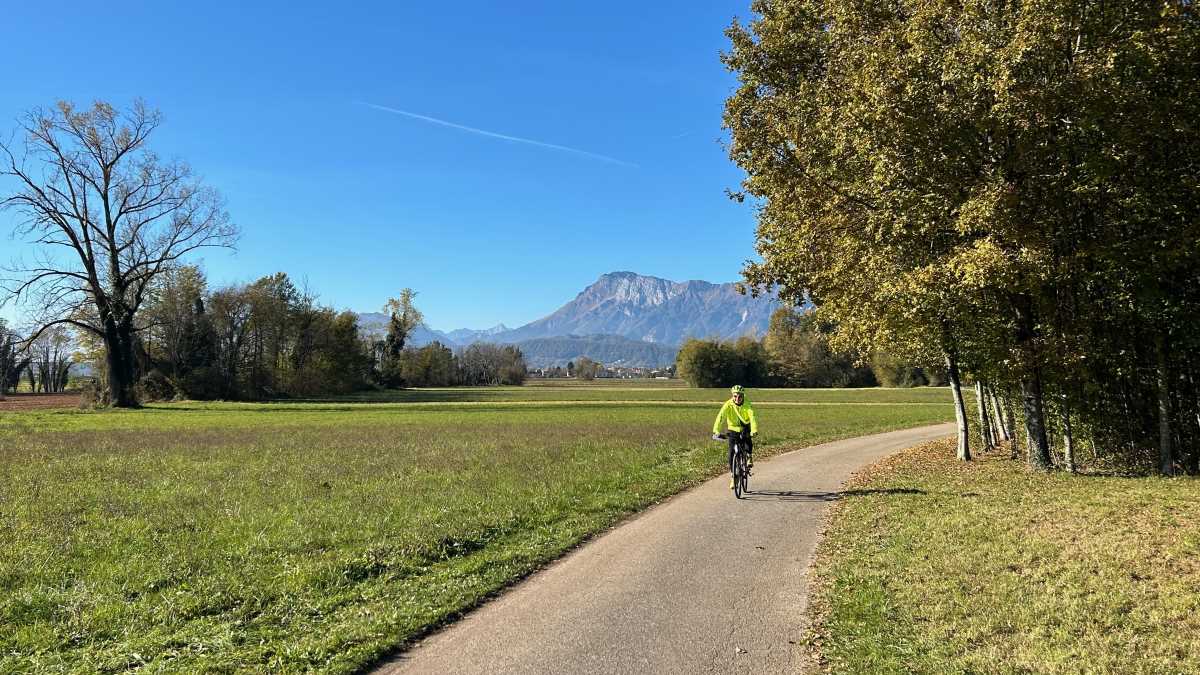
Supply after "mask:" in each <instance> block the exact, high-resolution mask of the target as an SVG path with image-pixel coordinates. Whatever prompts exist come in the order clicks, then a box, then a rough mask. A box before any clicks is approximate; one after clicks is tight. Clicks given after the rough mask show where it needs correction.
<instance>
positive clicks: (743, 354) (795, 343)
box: [676, 307, 946, 387]
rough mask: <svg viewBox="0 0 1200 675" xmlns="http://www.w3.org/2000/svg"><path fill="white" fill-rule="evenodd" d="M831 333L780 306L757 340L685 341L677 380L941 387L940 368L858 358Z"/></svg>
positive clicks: (881, 357)
mask: <svg viewBox="0 0 1200 675" xmlns="http://www.w3.org/2000/svg"><path fill="white" fill-rule="evenodd" d="M832 332H833V329H832V327H831V326H830V325H828V324H822V323H821V322H820V320H819V319H818V317H817V315H816V314H815V313H814V312H811V311H808V312H800V311H797V310H795V309H792V308H788V307H783V308H780V309H779V310H777V311H776V312H775V313H774V314H773V315H772V316H771V323H770V327H769V328H768V330H767V334H766V336H765V337H764V338H763V339H762V340H761V341H759V340H755V339H753V338H750V337H743V338H739V339H738V340H735V341H732V342H722V341H720V340H696V339H693V340H689V341H687V342H686V343H685V344H684V345H683V347H682V348H680V350H679V355H678V357H677V360H676V366H677V369H678V372H679V375H680V377H682V378H684V379H685V380H687V381H688V383H689V384H691V385H692V386H694V387H726V386H730V385H733V384H742V385H746V386H755V387H873V386H877V385H882V386H885V387H913V386H921V385H929V384H932V385H939V386H940V385H944V384H945V383H946V382H945V378H944V374H943V372H944V371H942V370H941V369H938V368H928V369H923V368H920V367H914V366H912V365H910V364H908V363H906V362H904V361H902V360H900V359H898V358H896V357H894V356H892V355H890V354H885V353H877V354H874V355H872V356H871V357H870V358H869V359H863V358H861V357H860V356H859V355H856V354H854V353H852V352H848V351H838V350H837V349H835V348H834V347H833V346H832V345H831V344H830V335H831V334H832Z"/></svg>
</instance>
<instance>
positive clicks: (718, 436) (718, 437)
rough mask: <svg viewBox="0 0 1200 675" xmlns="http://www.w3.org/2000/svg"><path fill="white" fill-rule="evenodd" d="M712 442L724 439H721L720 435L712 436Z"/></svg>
mask: <svg viewBox="0 0 1200 675" xmlns="http://www.w3.org/2000/svg"><path fill="white" fill-rule="evenodd" d="M713 440H714V441H723V440H725V439H723V438H721V434H713Z"/></svg>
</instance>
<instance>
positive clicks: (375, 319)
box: [358, 312, 459, 347]
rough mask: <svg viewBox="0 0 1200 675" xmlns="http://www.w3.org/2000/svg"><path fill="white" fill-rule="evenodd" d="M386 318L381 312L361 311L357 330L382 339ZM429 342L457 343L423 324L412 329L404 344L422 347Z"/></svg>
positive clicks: (386, 325)
mask: <svg viewBox="0 0 1200 675" xmlns="http://www.w3.org/2000/svg"><path fill="white" fill-rule="evenodd" d="M388 320H389V317H388V315H387V314H383V313H381V312H361V313H359V315H358V330H359V332H360V333H361V334H362V335H363V336H364V337H372V338H375V339H377V340H382V339H383V337H384V336H385V335H387V328H388ZM430 342H440V343H442V344H444V345H446V346H447V347H456V346H458V344H459V343H458V342H456V341H454V340H453V339H451V338H450V336H449V335H447V334H446V333H443V332H442V331H440V330H434V329H432V328H430V327H428V326H426V325H424V324H421V325H420V326H417V327H416V328H415V329H413V332H412V334H411V335H409V336H408V340H407V341H406V342H405V344H406V345H407V346H409V347H424V346H425V345H427V344H429V343H430Z"/></svg>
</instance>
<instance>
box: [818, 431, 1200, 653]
mask: <svg viewBox="0 0 1200 675" xmlns="http://www.w3.org/2000/svg"><path fill="white" fill-rule="evenodd" d="M952 443H953V442H952V441H948V442H947V441H939V442H936V443H932V444H929V445H926V446H922V447H919V448H915V449H911V450H908V451H905V452H903V453H901V454H899V455H897V456H894V457H892V458H891V459H889V460H887V461H885V462H883V463H881V464H879V465H876V466H875V467H873V468H872V469H871V470H870V471H868V472H865V473H864V474H862V475H860V476H858V477H857V478H856V479H854V480H853V481H852V483H851V485H850V486H849V487H850V488H851V489H857V490H860V491H861V492H860V493H857V494H856V496H855V497H854V498H853V499H847V500H844V501H840V502H838V504H837V505H836V506H835V509H834V515H833V517H832V521H831V524H830V528H829V531H828V533H827V534H826V536H825V539H824V541H823V543H822V545H821V549H820V555H819V562H818V566H817V570H816V579H817V581H816V582H815V583H816V586H815V593H814V596H813V610H814V613H815V615H816V617H817V628H816V631H815V633H814V645H815V646H816V650H817V652H818V653H819V654H820V656H821V657H822V658H823V659H824V661H825V663H826V665H827V666H828V668H829V670H831V671H833V672H853V673H866V672H871V673H914V672H915V673H968V672H995V673H1031V672H1037V673H1074V672H1089V673H1197V672H1200V640H1197V639H1196V636H1197V635H1200V591H1197V589H1198V588H1200V520H1198V519H1197V518H1196V514H1197V511H1196V509H1197V504H1200V481H1197V480H1195V479H1160V478H1115V477H1100V476H1070V475H1066V474H1061V473H1058V474H1048V475H1047V474H1031V473H1029V472H1027V471H1026V470H1025V469H1024V466H1023V464H1022V463H1020V462H1013V461H1011V460H1008V459H1004V458H1002V457H1001V455H1002V453H992V454H990V455H985V456H984V457H982V458H980V459H979V460H978V461H976V462H972V463H970V464H964V463H960V462H957V461H956V460H955V459H954V448H953V445H952Z"/></svg>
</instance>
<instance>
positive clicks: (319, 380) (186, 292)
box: [137, 266, 525, 400]
mask: <svg viewBox="0 0 1200 675" xmlns="http://www.w3.org/2000/svg"><path fill="white" fill-rule="evenodd" d="M415 297H416V293H415V292H413V291H412V290H411V289H405V290H404V291H402V293H401V294H400V297H399V298H395V299H392V300H389V301H388V303H387V305H386V306H385V307H384V311H385V312H387V313H388V315H389V322H388V327H387V330H386V332H385V333H384V334H382V335H373V334H369V333H364V332H363V331H362V329H361V328H360V326H359V323H358V315H357V314H355V313H354V312H349V311H343V312H337V311H335V310H333V309H332V308H329V307H324V306H321V305H320V304H319V303H318V302H317V301H316V299H315V297H314V296H313V294H312V293H310V292H309V291H306V290H303V289H301V288H299V287H297V286H296V285H295V283H293V282H292V280H291V279H290V278H289V277H288V276H287V275H286V274H283V273H278V274H274V275H270V276H266V277H263V278H261V279H259V280H257V281H255V282H253V283H249V284H234V285H230V286H225V287H222V288H217V289H213V290H209V289H208V285H207V282H206V280H205V277H204V275H203V273H202V272H201V271H200V269H199V268H197V267H194V266H183V267H180V268H178V269H173V270H170V271H169V272H167V273H166V274H164V275H162V277H161V279H160V281H159V283H158V284H157V285H156V287H155V288H154V289H153V290H152V293H151V297H150V299H149V301H148V302H147V305H146V309H145V314H146V319H147V320H148V322H149V325H150V328H148V329H147V330H145V331H144V332H142V333H141V335H140V339H139V342H138V350H137V355H138V358H137V363H138V370H139V371H140V372H142V373H144V375H143V376H142V377H141V379H140V380H139V385H138V388H139V394H140V396H141V397H142V398H159V399H161V398H175V397H181V398H190V399H237V400H259V399H267V398H279V397H312V396H323V395H330V394H345V393H349V392H352V391H359V390H363V389H368V388H376V387H406V386H447V385H454V384H466V385H496V384H521V383H522V382H523V381H524V375H525V362H524V359H523V357H522V355H521V353H520V351H519V350H517V349H516V348H515V347H499V346H496V345H488V344H477V345H472V346H471V347H468V348H466V349H463V350H461V351H460V352H458V353H457V354H456V353H454V352H452V351H451V350H450V349H448V348H447V347H445V346H443V345H441V344H440V343H436V342H435V343H433V344H430V345H426V346H423V347H420V348H414V347H411V346H409V345H407V341H408V338H409V336H410V335H411V333H412V331H413V330H414V329H415V328H417V326H419V325H420V324H421V322H422V317H421V314H420V312H419V311H418V310H417V309H416V307H415V306H414V304H413V299H414V298H415Z"/></svg>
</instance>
